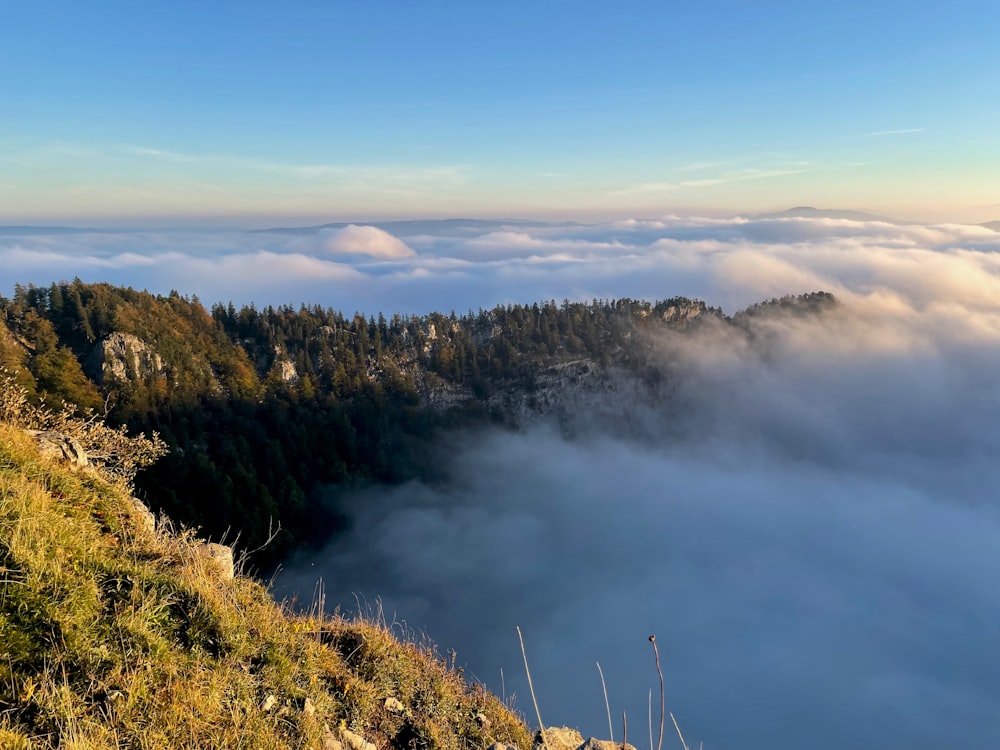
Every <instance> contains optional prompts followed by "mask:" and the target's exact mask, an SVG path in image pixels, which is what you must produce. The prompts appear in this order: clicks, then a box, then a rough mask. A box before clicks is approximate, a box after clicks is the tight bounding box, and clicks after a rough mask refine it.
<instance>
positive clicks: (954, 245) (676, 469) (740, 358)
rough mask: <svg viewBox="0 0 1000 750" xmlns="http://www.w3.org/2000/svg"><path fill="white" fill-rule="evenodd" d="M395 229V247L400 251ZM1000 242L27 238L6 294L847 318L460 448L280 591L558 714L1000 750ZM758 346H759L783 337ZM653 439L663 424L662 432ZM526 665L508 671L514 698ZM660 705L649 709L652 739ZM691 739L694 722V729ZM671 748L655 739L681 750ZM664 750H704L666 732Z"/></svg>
mask: <svg viewBox="0 0 1000 750" xmlns="http://www.w3.org/2000/svg"><path fill="white" fill-rule="evenodd" d="M387 230H393V231H387ZM998 251H1000V234H998V233H996V232H993V231H991V230H989V229H986V228H983V227H974V226H964V225H938V226H924V225H897V224H893V223H890V222H885V221H875V220H872V221H857V220H844V219H834V218H823V217H822V216H818V217H810V218H784V219H780V218H779V219H747V218H734V219H729V220H718V219H690V218H684V219H682V218H674V217H667V218H663V219H658V220H648V221H623V222H617V223H610V224H601V225H594V226H582V225H560V226H553V225H543V224H525V223H519V222H497V223H490V224H485V223H474V222H466V223H460V222H455V223H441V224H436V225H435V224H425V223H418V222H415V223H410V224H406V225H392V226H390V225H386V226H385V227H383V229H377V228H371V227H354V226H345V227H336V228H331V229H325V230H322V231H315V232H307V233H296V234H277V233H264V234H245V233H213V234H183V233H163V232H159V233H134V232H133V233H91V234H65V235H58V236H55V235H50V236H46V235H25V234H20V235H8V236H0V269H2V270H0V285H6V286H7V287H9V288H11V287H12V286H13V284H14V282H21V283H26V282H35V283H38V284H47V283H49V282H51V281H53V280H56V279H62V278H72V277H74V276H80V277H81V278H83V279H84V280H85V281H97V280H103V281H111V282H113V283H120V284H129V285H131V286H134V287H137V288H148V289H150V290H151V291H156V292H166V291H168V290H169V289H171V288H175V289H177V290H179V291H181V292H182V293H185V294H198V295H199V297H200V298H201V299H202V300H203V301H204V302H206V303H208V302H210V301H215V300H229V299H232V300H234V301H235V302H236V303H237V304H239V303H242V302H249V301H251V300H252V301H255V302H256V303H257V304H258V305H261V304H282V303H286V302H289V303H294V304H298V303H299V302H306V303H309V304H313V303H320V304H324V305H331V306H333V307H336V308H338V309H342V310H344V311H348V312H351V311H353V310H355V309H358V310H362V311H364V312H370V313H375V312H377V311H379V310H383V311H385V312H386V313H389V312H395V311H401V312H418V313H419V312H426V311H429V310H432V309H441V310H445V311H447V310H450V309H455V310H457V311H459V312H462V311H464V310H465V309H468V308H472V309H477V308H479V307H490V306H492V305H494V304H496V303H501V302H513V301H523V302H531V301H535V300H538V299H549V298H553V299H556V300H562V299H563V298H569V299H591V298H594V297H597V298H605V297H617V296H629V297H635V298H663V297H669V296H673V295H687V296H691V297H700V298H703V299H705V300H706V301H707V302H709V303H710V304H713V305H719V306H722V307H723V308H724V309H725V310H726V311H727V312H733V311H735V310H736V309H738V308H739V307H742V306H744V305H747V304H750V303H752V302H755V301H758V300H761V299H764V298H769V297H772V296H780V295H784V294H789V293H791V294H797V293H801V292H807V291H815V290H820V289H822V290H826V291H830V292H833V293H834V294H835V295H836V296H837V297H838V298H839V299H840V301H841V302H842V303H843V304H842V305H841V306H840V307H839V308H838V309H836V310H834V311H833V312H831V313H828V314H825V315H823V316H821V317H818V318H806V319H794V318H792V319H788V318H779V319H775V320H773V321H771V322H770V323H768V324H767V335H765V336H762V337H760V338H759V339H758V340H757V342H756V343H754V344H751V343H749V342H748V341H747V339H746V338H745V337H743V336H741V335H737V334H735V333H734V332H733V331H732V330H730V329H727V328H726V327H724V326H720V327H718V329H717V330H711V329H707V330H706V331H705V332H704V333H703V334H702V335H699V336H697V337H684V336H673V335H664V336H662V337H661V338H659V339H657V340H656V342H655V344H656V348H657V351H658V352H659V353H660V355H661V356H662V359H663V362H664V367H665V368H668V369H667V372H668V374H669V382H670V383H671V387H672V389H673V390H672V397H671V399H669V400H667V401H665V402H663V404H661V405H660V406H658V407H652V406H648V405H641V408H647V409H654V410H653V411H652V412H651V413H650V414H648V415H647V416H648V417H649V418H647V419H644V420H643V429H642V430H641V431H636V432H635V433H634V434H630V433H629V431H628V430H627V429H626V430H615V431H614V436H612V435H610V434H608V432H607V431H605V430H603V429H601V428H600V427H598V426H594V427H592V428H591V429H587V423H586V419H585V415H584V416H583V417H581V425H582V426H583V428H582V429H580V430H577V431H576V436H575V437H574V438H573V439H566V438H565V437H564V436H563V434H562V433H561V432H559V431H558V430H554V429H551V428H550V427H549V426H547V425H545V424H544V423H540V424H538V425H534V426H529V427H528V428H527V429H525V430H524V431H523V432H520V433H509V432H478V433H475V434H462V435H454V436H451V437H450V438H449V439H447V440H445V441H443V442H442V444H441V445H440V446H439V460H440V461H441V463H442V466H444V467H446V468H447V473H448V475H449V476H450V480H449V481H448V482H447V483H445V484H442V485H438V486H427V485H423V484H419V483H413V484H408V485H404V486H401V487H396V488H391V489H371V490H367V491H365V492H362V493H359V496H358V497H357V498H356V502H354V503H353V507H355V508H356V509H357V510H356V511H355V517H354V518H353V527H352V532H351V534H350V535H348V536H346V537H339V538H337V539H334V540H332V541H331V543H330V545H329V546H328V548H327V549H325V550H323V551H322V552H321V553H319V554H315V555H311V556H309V557H308V558H303V559H299V560H295V561H293V562H292V563H291V564H290V565H289V566H288V568H287V570H286V571H285V573H284V574H283V575H282V576H281V577H280V578H279V579H278V582H277V588H278V590H279V591H281V592H283V593H284V592H291V591H299V592H301V594H302V595H303V596H304V597H305V598H306V599H308V598H309V596H310V595H311V593H312V591H313V589H314V586H315V582H316V579H317V578H318V577H320V576H322V578H323V580H324V582H325V588H326V592H327V601H328V604H329V603H331V602H332V601H339V602H345V603H348V604H351V603H353V601H354V598H353V596H354V594H355V593H357V594H358V595H359V596H361V597H363V598H364V599H366V600H367V601H369V602H375V601H377V600H380V601H381V607H382V609H383V611H384V612H386V613H387V617H388V619H389V620H390V621H392V620H393V619H394V618H395V619H398V620H401V621H405V623H406V625H407V626H408V627H409V628H412V629H413V630H415V631H425V632H426V633H428V634H429V636H430V637H431V638H433V639H434V640H435V641H436V642H437V643H438V644H439V645H440V647H441V649H442V650H444V649H447V648H455V649H456V650H457V652H458V661H459V663H460V664H465V665H466V668H467V670H468V671H467V673H468V674H471V675H473V676H475V677H476V678H478V679H481V680H483V681H484V682H486V683H487V684H488V686H489V687H490V688H491V689H493V690H494V691H496V692H498V693H505V694H508V695H509V694H510V693H517V694H518V705H519V706H520V708H521V709H522V710H523V711H525V712H526V713H528V714H532V713H533V711H532V710H531V707H530V701H529V699H528V696H527V685H526V683H525V681H524V677H523V668H522V665H521V654H520V650H519V646H518V642H517V635H516V632H515V629H514V628H515V626H517V625H519V626H520V627H521V628H522V630H523V632H524V634H525V638H526V645H527V649H528V656H529V659H530V663H531V667H532V674H533V677H534V682H535V688H536V691H537V692H538V699H539V704H540V708H541V712H542V718H543V719H544V720H545V721H546V722H547V723H549V724H563V723H569V724H573V725H577V726H580V727H581V729H583V731H584V732H585V733H586V734H595V735H599V736H606V735H607V733H608V727H607V720H606V718H605V712H604V698H603V694H602V691H601V684H600V679H599V676H598V673H597V669H596V667H595V662H596V661H599V662H600V663H601V665H602V667H603V669H604V673H605V675H606V677H607V687H608V693H609V698H610V701H611V705H612V711H613V712H614V714H615V716H616V726H615V733H616V738H617V739H619V740H620V739H621V725H620V716H621V710H622V709H626V710H627V711H628V714H629V738H630V740H631V741H632V742H634V743H635V744H636V745H638V746H639V747H644V746H645V745H646V744H647V742H648V739H647V732H646V729H645V726H646V712H647V701H648V696H649V692H648V691H649V690H651V689H652V690H653V706H654V714H657V713H658V708H657V707H658V700H659V698H658V681H657V676H656V672H655V668H654V666H653V660H652V651H651V648H650V645H649V643H648V641H647V637H648V636H649V635H650V634H652V633H655V634H656V636H657V644H658V645H659V647H660V653H661V657H662V660H663V665H664V670H665V676H666V686H667V687H666V689H667V706H668V709H669V710H672V711H673V712H674V713H675V715H676V716H677V719H678V721H679V722H680V724H681V727H682V728H683V729H684V731H685V736H686V738H687V740H688V742H689V744H692V745H695V744H697V743H698V742H699V741H702V740H703V741H704V746H705V747H706V748H713V749H714V748H744V749H747V748H749V749H750V750H755V749H756V748H765V747H766V748H774V747H781V748H784V747H788V748H793V747H795V748H797V747H810V748H816V749H817V750H834V749H836V750H840V748H844V747H851V748H855V750H866V749H868V748H871V749H873V750H874V749H875V748H887V747H906V748H924V747H926V748H931V747H935V748H936V747H942V746H947V747H950V746H960V747H963V748H983V749H984V750H985V749H987V748H991V749H992V748H995V747H998V746H1000V722H998V721H997V719H996V717H997V716H1000V650H998V649H997V643H998V642H1000V586H998V585H997V583H996V581H997V575H998V573H1000V497H998V488H1000V252H998ZM761 342H763V343H761ZM650 425H652V427H650ZM501 670H503V677H501ZM656 723H658V716H657V715H654V725H655V724H656ZM668 727H669V719H668ZM655 740H656V737H655V736H654V742H655ZM664 746H665V747H670V748H673V747H677V746H678V743H677V740H676V738H675V737H674V736H673V735H668V737H667V740H666V742H665V743H664Z"/></svg>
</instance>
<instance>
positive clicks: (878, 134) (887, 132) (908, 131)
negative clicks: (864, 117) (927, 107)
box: [860, 128, 925, 138]
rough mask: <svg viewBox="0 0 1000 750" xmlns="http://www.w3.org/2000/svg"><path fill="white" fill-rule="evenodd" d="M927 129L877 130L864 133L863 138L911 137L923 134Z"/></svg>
mask: <svg viewBox="0 0 1000 750" xmlns="http://www.w3.org/2000/svg"><path fill="white" fill-rule="evenodd" d="M923 132H925V128H899V129H897V130H876V131H875V132H873V133H864V134H863V135H861V136H860V137H861V138H881V137H883V136H889V135H910V134H911V133H923Z"/></svg>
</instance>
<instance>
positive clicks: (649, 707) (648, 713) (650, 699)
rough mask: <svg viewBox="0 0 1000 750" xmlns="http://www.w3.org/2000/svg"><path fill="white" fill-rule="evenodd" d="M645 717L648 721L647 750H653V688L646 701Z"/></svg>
mask: <svg viewBox="0 0 1000 750" xmlns="http://www.w3.org/2000/svg"><path fill="white" fill-rule="evenodd" d="M646 717H647V718H648V719H649V750H653V688H650V689H649V696H648V697H647V699H646Z"/></svg>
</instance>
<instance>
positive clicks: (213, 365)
mask: <svg viewBox="0 0 1000 750" xmlns="http://www.w3.org/2000/svg"><path fill="white" fill-rule="evenodd" d="M832 304H833V298H832V297H831V296H830V295H829V294H825V293H822V292H820V293H814V294H809V295H803V296H801V297H794V298H792V297H788V298H783V299H781V300H771V301H770V302H767V303H762V304H760V305H755V306H754V307H752V308H749V309H748V310H746V311H744V312H742V313H739V314H737V315H736V316H733V317H732V318H729V317H727V316H726V315H724V314H723V313H722V311H721V310H719V309H716V308H711V307H708V306H707V305H705V304H704V303H702V302H698V301H692V300H689V299H685V298H671V299H665V300H662V301H658V302H646V301H639V300H632V299H617V300H592V301H591V302H587V303H582V302H570V301H568V300H566V301H563V302H562V303H557V302H555V301H549V302H544V303H536V304H532V305H503V306H497V307H494V308H492V309H490V310H479V311H476V312H473V311H471V310H470V311H468V312H466V313H465V314H462V315H456V314H455V313H454V312H452V313H451V314H448V315H446V314H441V313H433V314H430V315H426V316H402V315H392V316H391V317H390V318H386V317H385V316H384V315H382V314H379V315H378V316H369V317H365V316H363V315H361V314H358V313H355V314H354V315H345V314H344V313H342V312H338V311H335V310H333V309H329V308H323V307H320V306H312V307H309V306H305V305H303V306H301V307H299V308H297V309H296V308H293V307H290V306H285V307H278V308H274V307H266V308H263V309H257V308H255V307H254V306H252V305H251V306H245V307H241V308H236V307H235V306H234V305H233V304H231V303H230V304H228V305H224V304H216V305H214V306H212V307H211V308H206V307H205V306H203V305H202V304H201V302H200V301H199V300H198V299H197V298H196V297H185V296H182V295H181V294H178V293H176V292H171V293H170V294H169V295H167V296H161V295H153V294H149V293H147V292H139V291H135V290H133V289H128V288H119V287H113V286H110V285H107V284H84V283H82V282H80V281H79V280H76V281H73V282H72V283H59V284H52V285H51V286H49V287H47V288H45V287H34V286H28V287H22V286H18V287H16V289H15V291H14V295H13V297H12V298H10V299H8V298H5V297H0V323H2V325H0V366H2V367H4V368H6V370H7V372H8V374H9V376H10V377H12V378H13V379H14V380H15V381H16V382H17V383H18V384H20V385H21V386H22V387H24V388H26V389H27V391H28V393H29V394H30V396H31V397H32V398H34V399H36V400H38V401H40V402H43V403H46V404H48V405H50V406H59V405H60V404H61V403H62V402H70V403H73V404H76V405H77V407H78V408H79V409H80V410H81V411H86V410H94V411H96V412H98V413H101V414H105V413H106V414H105V416H106V419H107V420H108V421H109V422H110V423H111V424H113V425H127V426H128V427H129V428H130V429H131V430H135V431H140V432H144V433H147V434H149V433H152V432H154V431H155V432H157V433H159V435H160V436H161V437H162V438H163V440H164V441H165V442H166V443H167V445H168V447H169V449H170V453H169V455H168V456H166V457H165V458H163V459H161V460H160V461H159V462H158V463H157V464H156V465H154V466H153V467H152V468H150V469H148V470H146V471H144V472H143V473H142V474H140V476H139V477H138V478H137V487H138V492H139V494H140V496H142V497H143V498H144V499H145V500H146V501H147V502H148V503H149V504H150V505H151V506H152V507H153V508H155V509H158V510H163V511H165V512H166V513H167V514H168V515H170V516H172V517H173V518H175V519H177V520H179V521H181V522H183V523H185V524H188V525H192V526H195V527H199V528H201V529H202V530H203V532H204V533H206V534H208V535H210V536H213V537H214V538H219V537H221V536H222V535H223V534H227V533H228V535H229V539H230V541H232V539H233V538H234V537H235V536H236V535H237V534H238V535H239V541H238V545H239V546H241V547H244V548H248V549H253V548H256V547H257V546H259V545H260V544H261V543H262V542H263V541H264V540H265V539H266V538H267V537H268V534H269V529H271V528H273V527H274V526H276V525H277V524H280V526H281V529H282V531H281V533H280V534H279V535H278V537H277V538H276V539H275V541H274V542H273V543H272V544H271V545H270V546H268V547H267V549H266V550H264V551H263V552H259V553H257V556H256V558H255V559H256V562H257V563H258V564H259V565H261V566H269V565H272V564H274V563H275V562H278V561H280V560H281V559H282V558H283V557H285V556H286V555H287V554H288V553H289V551H290V550H291V549H292V548H294V547H296V546H298V545H302V544H309V543H311V542H318V541H321V540H322V539H325V538H328V537H329V536H330V534H331V533H332V532H333V531H335V530H336V528H337V527H338V525H340V524H342V523H343V514H342V511H343V508H342V507H341V506H340V502H341V501H340V499H339V496H340V494H341V493H342V492H343V491H344V490H348V489H351V488H354V487H359V486H364V485H365V484H369V483H373V482H377V483H398V482H402V481H405V480H408V479H412V478H422V479H433V478H434V477H435V471H436V462H435V461H434V460H433V456H432V455H431V454H430V446H431V445H432V444H433V437H434V436H435V435H436V434H438V433H439V432H440V431H442V430H446V429H449V428H452V427H455V426H459V425H474V424H482V423H488V422H492V423H506V424H511V423H512V421H513V417H512V415H511V414H510V413H508V412H507V411H506V410H505V409H504V407H503V405H502V400H501V399H499V398H498V396H501V395H503V394H505V393H511V392H514V393H518V394H522V395H523V394H531V393H532V391H533V389H534V388H536V381H537V378H538V376H539V374H540V373H541V372H543V371H544V370H545V369H546V368H549V367H551V366H553V365H557V364H559V363H565V362H570V361H578V360H583V361H585V362H586V363H588V364H587V365H586V367H593V368H596V369H607V368H611V367H614V368H616V370H618V371H621V372H625V373H628V374H631V375H634V376H636V377H639V378H649V377H655V378H660V377H663V376H664V375H663V373H662V372H660V371H659V370H660V368H661V366H660V364H659V363H658V362H656V361H655V360H654V359H652V358H651V351H652V344H651V341H652V336H653V335H654V334H655V333H656V331H658V330H661V329H664V328H666V329H671V330H686V331H692V332H693V331H697V330H698V329H699V327H700V326H702V325H704V324H705V323H706V321H710V322H714V323H717V324H720V325H726V326H737V327H740V328H741V329H744V330H746V331H748V332H750V333H752V328H753V326H752V321H753V319H754V318H755V317H756V316H760V315H765V314H767V313H769V312H771V311H788V310H792V311H795V312H802V311H806V312H819V311H822V310H824V309H826V308H827V307H829V306H831V305H832Z"/></svg>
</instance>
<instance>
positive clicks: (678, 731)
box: [670, 711, 691, 750]
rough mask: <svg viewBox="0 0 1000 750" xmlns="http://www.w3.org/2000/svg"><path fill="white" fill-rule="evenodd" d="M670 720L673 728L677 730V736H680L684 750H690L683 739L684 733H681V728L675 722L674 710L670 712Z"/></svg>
mask: <svg viewBox="0 0 1000 750" xmlns="http://www.w3.org/2000/svg"><path fill="white" fill-rule="evenodd" d="M670 720H671V721H672V722H674V729H676V730H677V736H678V737H680V738H681V745H682V746H683V747H684V750H691V748H689V747H688V745H687V743H686V742H685V741H684V735H683V734H681V728H680V726H679V725H678V724H677V719H675V718H674V712H673V711H671V712H670Z"/></svg>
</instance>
